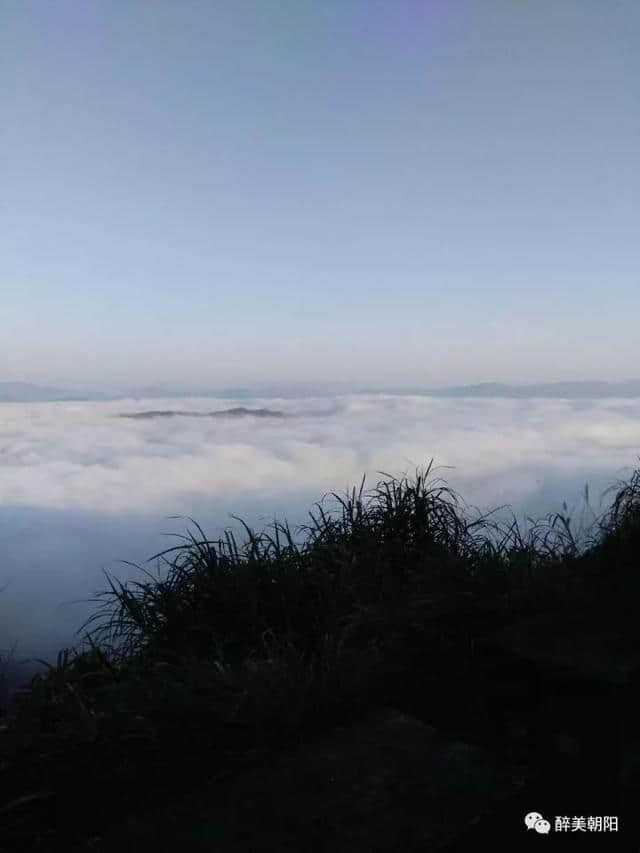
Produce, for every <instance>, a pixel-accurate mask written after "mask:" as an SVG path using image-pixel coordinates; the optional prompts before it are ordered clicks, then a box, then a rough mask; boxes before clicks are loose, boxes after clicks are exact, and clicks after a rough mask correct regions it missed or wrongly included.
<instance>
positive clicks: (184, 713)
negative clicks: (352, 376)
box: [0, 465, 640, 851]
mask: <svg viewBox="0 0 640 853" xmlns="http://www.w3.org/2000/svg"><path fill="white" fill-rule="evenodd" d="M432 473H433V469H432V466H431V465H429V466H427V467H426V469H422V470H418V471H416V472H415V474H414V476H413V477H411V478H409V477H407V476H403V477H400V478H395V477H392V476H390V475H387V474H381V477H382V478H383V479H381V480H380V481H379V482H378V483H377V485H376V486H375V487H374V488H373V489H371V490H368V491H365V482H364V479H363V481H362V482H361V484H360V486H359V488H353V489H352V490H350V491H349V492H347V493H346V494H345V495H337V494H331V495H328V496H325V498H324V499H323V500H322V501H321V502H320V503H319V504H317V505H316V506H315V507H314V508H313V510H312V511H311V512H310V514H309V522H308V523H307V524H306V525H304V526H303V527H302V528H301V529H299V530H296V531H292V530H291V529H290V528H289V526H288V524H287V523H280V522H276V523H274V524H273V525H272V526H271V527H269V528H267V529H266V530H264V531H262V532H256V531H254V530H252V529H251V528H249V527H248V526H247V525H244V538H243V539H242V540H241V541H238V538H237V537H236V536H235V535H234V534H233V533H232V532H231V531H228V532H227V533H226V534H225V535H224V536H223V537H221V538H220V539H217V540H210V539H208V538H207V537H206V535H205V533H204V531H203V530H202V528H201V527H200V526H199V525H198V524H197V523H196V522H195V521H192V520H191V524H192V527H191V528H189V529H188V531H187V533H186V534H184V535H181V536H180V537H179V538H180V543H179V544H178V545H176V546H175V547H173V548H170V549H168V550H165V551H163V552H162V553H160V554H156V555H154V557H152V558H151V560H150V561H149V562H150V563H153V562H155V563H156V572H155V574H154V573H152V572H151V571H150V570H149V569H148V568H146V567H142V566H138V567H136V568H137V569H138V570H139V578H138V579H137V580H135V581H129V582H127V583H124V582H121V581H119V580H118V579H117V578H115V577H113V576H111V575H107V588H106V590H105V591H104V592H103V593H101V594H100V595H99V596H98V597H97V599H96V605H97V608H96V611H95V613H94V614H93V616H92V617H91V618H90V619H89V621H88V622H87V623H85V625H84V626H82V628H81V630H80V632H79V633H80V636H81V638H82V644H81V645H80V646H79V647H78V648H76V649H66V650H63V651H62V652H61V653H60V655H59V657H58V661H57V663H56V664H55V665H54V666H48V667H47V669H46V671H44V672H42V673H41V674H39V675H38V676H36V677H35V678H34V679H33V681H32V682H31V684H30V687H29V690H28V691H26V692H25V693H24V694H23V695H22V697H21V700H20V701H19V702H18V703H17V704H16V706H15V708H14V709H13V711H12V713H11V715H10V716H9V718H8V719H7V723H6V726H5V727H4V729H3V731H2V734H1V735H0V766H1V770H2V775H1V778H2V781H1V782H0V793H1V794H2V802H3V803H4V806H3V807H2V814H1V819H2V821H3V822H4V824H5V825H6V826H7V827H8V835H7V838H8V841H7V845H9V844H15V846H16V848H18V847H19V848H21V849H23V850H24V849H29V845H31V847H33V849H39V850H43V851H46V850H54V849H55V850H57V849H64V850H72V849H74V845H75V846H82V844H83V843H85V842H88V841H89V840H90V839H91V837H93V836H99V835H100V834H101V833H102V832H103V831H105V829H106V828H107V827H109V826H111V825H112V824H113V822H114V815H115V816H117V817H118V818H121V817H123V816H124V815H126V814H127V813H129V812H131V811H132V810H135V809H141V808H143V807H144V806H145V805H149V804H151V803H153V802H154V801H156V800H161V799H162V798H163V797H165V796H166V797H169V796H171V795H174V794H176V793H178V792H180V791H184V790H188V789H189V788H190V787H193V786H195V785H196V784H197V783H198V782H200V781H202V780H205V779H210V778H212V777H215V776H217V775H220V774H224V773H227V772H231V771H232V770H234V769H237V768H238V767H240V766H244V765H246V764H247V763H251V762H254V761H256V760H258V759H261V758H265V757H268V756H269V755H270V754H272V753H273V752H274V751H277V750H278V749H280V748H282V747H283V746H284V745H291V744H293V743H296V742H297V741H300V740H303V739H307V738H311V737H313V736H314V735H315V734H317V733H319V732H320V731H321V730H322V729H324V728H327V727H330V726H332V725H334V724H336V723H343V722H346V721H349V720H352V719H355V718H357V717H358V716H360V715H362V714H364V713H366V712H367V711H369V710H371V709H372V708H374V707H376V706H379V705H382V704H394V705H396V706H397V707H398V706H400V707H407V708H408V707H411V706H412V705H415V704H416V703H418V704H419V703H423V705H424V703H427V704H428V706H429V709H430V713H431V715H432V717H433V718H437V717H438V713H439V712H440V713H441V715H442V718H443V719H444V718H447V719H448V720H452V719H455V717H456V713H458V714H465V713H466V714H469V713H472V710H473V702H474V696H473V678H472V673H471V669H472V664H471V657H472V656H471V649H472V647H473V642H474V640H475V639H476V638H477V637H478V636H481V635H482V634H483V633H486V632H488V631H491V630H495V629H496V628H499V627H500V626H502V625H505V624H508V623H509V622H511V621H513V620H514V619H516V618H518V617H520V616H523V615H527V614H530V613H536V612H540V611H543V610H553V609H554V608H559V607H562V606H563V605H565V604H566V603H567V601H577V600H580V601H583V600H586V599H587V598H588V597H589V595H593V596H596V595H598V594H599V589H600V588H601V586H602V585H608V584H610V583H611V579H612V576H615V577H616V578H618V579H619V582H620V583H621V584H622V583H624V579H625V578H626V577H628V576H629V573H630V572H632V570H633V564H634V559H635V556H636V555H637V553H638V548H639V546H640V471H636V472H635V474H634V475H633V477H632V478H631V480H630V481H629V482H627V483H622V484H618V492H617V495H616V497H615V499H614V500H613V503H612V506H611V508H610V510H609V511H608V512H607V513H605V514H603V515H602V516H601V517H600V518H598V519H594V522H593V524H592V526H591V528H590V530H589V531H587V532H586V534H585V535H578V534H575V533H574V530H573V527H572V520H571V518H570V516H569V514H568V511H567V510H566V506H565V509H564V512H563V513H555V514H552V515H550V516H548V517H547V518H545V519H543V520H541V521H532V520H530V519H529V520H528V523H527V525H526V526H523V525H521V524H519V523H518V522H517V520H516V519H515V518H511V519H510V520H508V521H507V522H504V521H498V520H496V518H495V514H494V513H489V514H488V515H482V514H480V513H478V512H477V511H473V512H472V511H471V510H470V509H469V508H468V507H467V506H466V505H465V504H464V502H463V501H462V500H461V499H460V498H459V496H458V495H457V494H455V493H454V492H453V491H452V490H451V489H450V488H449V487H448V486H447V485H446V483H445V482H443V481H442V480H440V479H436V478H433V477H432ZM587 498H588V495H587ZM581 533H582V532H581ZM71 804H73V805H71ZM3 849H4V848H3ZM6 849H9V846H7V847H6Z"/></svg>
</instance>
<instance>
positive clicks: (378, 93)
mask: <svg viewBox="0 0 640 853" xmlns="http://www.w3.org/2000/svg"><path fill="white" fill-rule="evenodd" d="M639 43H640V4H639V3H638V2H637V0H630V2H618V0H606V2H605V0H597V2H596V0H474V2H464V0H460V1H459V2H458V1H457V0H440V1H439V2H431V0H425V2H418V0H413V2H407V0H386V2H375V0H362V2H358V0H314V2H310V0H306V2H305V0H277V2H276V0H253V2H244V0H226V2H214V0H208V2H194V0H187V2H181V0H174V2H164V0H147V2H135V0H126V2H121V0H104V2H95V0H87V2H82V3H80V2H65V0H57V2H55V3H48V2H44V1H43V2H30V0H0V129H1V135H0V186H1V187H2V190H1V197H0V258H1V260H0V380H4V381H12V380H24V381H32V382H45V383H50V384H54V383H55V384H68V385H85V386H86V385H90V386H92V387H100V386H101V385H103V386H104V385H108V384H118V383H120V384H122V383H138V382H139V383H152V382H172V383H187V384H194V383H195V384H207V385H210V386H213V387H215V386H218V387H220V386H225V385H229V384H234V383H251V382H254V381H298V380H309V381H321V380H328V381H332V380H343V381H347V382H354V383H359V382H362V383H369V384H371V383H383V384H389V383H391V384H393V383H397V384H399V385H402V384H408V383H416V382H424V383H425V385H433V384H446V383H456V382H476V381H483V380H501V381H536V380H539V381H543V380H552V379H581V378H594V379H616V380H620V379H626V378H631V377H633V376H636V375H637V374H638V367H637V364H638V357H639V356H640V343H639V341H640V336H638V334H637V318H638V316H639V312H640V274H639V270H638V244H639V239H638V238H639V234H638V220H639V217H638V199H640V156H639V154H640V133H639V131H640V74H639V72H640V59H638V56H639V53H638V44H639Z"/></svg>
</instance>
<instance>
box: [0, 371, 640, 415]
mask: <svg viewBox="0 0 640 853" xmlns="http://www.w3.org/2000/svg"><path fill="white" fill-rule="evenodd" d="M363 393H364V394H381V393H383V394H415V395H421V396H432V397H451V398H456V397H504V398H514V399H526V398H532V397H546V398H550V399H603V398H608V397H624V398H632V397H640V379H629V380H627V381H625V382H602V381H589V380H577V381H560V382H539V383H534V384H528V385H526V384H508V383H502V382H480V383H477V384H474V385H451V386H444V387H440V388H425V387H424V386H415V385H414V386H405V387H397V386H396V387H395V388H388V387H387V388H381V387H367V386H360V387H354V386H351V387H349V386H347V385H346V384H342V383H336V384H329V383H318V384H314V383H289V384H282V385H278V384H276V383H273V384H271V385H260V386H254V387H246V388H241V387H235V388H222V389H218V390H215V389H202V388H201V389H193V388H192V389H189V390H184V391H181V390H179V389H177V388H169V387H162V386H150V387H146V388H138V389H133V390H123V391H120V392H117V391H116V392H110V393H106V392H100V391H74V390H62V389H60V388H53V387H48V386H43V385H34V384H31V383H29V382H0V403H52V402H74V401H75V402H83V401H85V402H93V401H96V402H97V401H107V400H124V399H137V400H144V399H153V398H156V399H161V398H165V399H169V398H175V399H181V398H185V397H211V398H214V399H215V398H225V399H228V400H230V399H236V400H248V399H252V398H254V399H255V398H260V397H261V398H264V399H267V398H276V397H281V398H283V399H284V398H290V399H295V398H299V397H333V396H339V395H342V394H363ZM170 413H171V412H170V411H169V412H167V414H170ZM161 414H163V413H156V416H160V415H161ZM176 414H186V413H184V412H180V411H177V412H176ZM189 414H196V413H189ZM197 414H198V415H199V416H201V417H202V416H204V414H203V413H197Z"/></svg>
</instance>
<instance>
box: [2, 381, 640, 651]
mask: <svg viewBox="0 0 640 853" xmlns="http://www.w3.org/2000/svg"><path fill="white" fill-rule="evenodd" d="M237 405H238V403H237V401H234V400H212V399H198V398H194V399H183V400H180V401H179V405H176V400H175V399H174V400H157V399H154V400H124V401H110V402H104V403H103V402H99V403H95V402H92V403H82V402H78V403H31V404H19V403H6V404H0V474H1V476H0V549H1V550H0V588H1V589H2V591H1V592H0V652H2V651H5V652H6V650H7V649H9V648H11V647H14V646H15V649H16V651H15V654H17V655H18V656H19V657H20V656H22V657H24V656H30V655H38V656H43V657H45V658H49V659H50V658H52V657H53V656H54V655H55V652H56V651H57V649H58V648H60V646H62V645H65V644H69V643H73V642H74V631H75V630H76V629H77V628H78V627H79V625H80V623H81V622H82V620H83V619H84V618H85V617H86V616H87V615H88V614H89V613H90V612H91V607H92V606H91V605H89V604H87V599H88V598H89V597H90V596H91V594H92V593H93V592H95V591H96V590H98V589H102V588H104V577H103V575H102V570H103V569H108V570H109V571H111V572H114V573H115V574H116V575H118V576H120V577H125V576H131V574H132V573H133V570H132V569H131V568H130V567H126V566H124V565H123V564H121V563H119V561H121V560H128V561H132V562H136V563H142V562H144V560H145V559H146V558H148V557H150V556H151V555H152V554H154V553H156V552H157V551H160V550H162V549H163V548H166V547H169V546H171V545H173V544H176V540H174V539H171V538H169V537H167V536H166V535H164V534H166V533H182V532H184V531H185V529H186V524H187V522H186V521H181V520H176V519H169V518H168V516H170V515H179V516H191V517H193V518H195V519H196V520H197V521H198V522H199V523H200V524H201V525H202V526H203V528H204V530H205V532H206V533H207V534H208V535H210V536H212V537H215V536H217V535H219V534H220V533H221V532H222V530H223V529H224V528H225V527H228V526H230V525H231V524H232V523H233V522H232V519H231V517H230V516H231V514H235V515H240V516H242V517H244V518H246V519H247V520H248V521H249V523H250V524H252V525H254V526H256V527H258V528H261V527H263V526H264V525H266V524H268V523H269V522H270V521H272V520H273V518H274V517H278V518H283V517H287V518H288V519H289V520H290V521H291V522H292V524H294V525H295V524H297V523H300V522H303V521H305V520H306V519H307V511H308V510H309V509H310V508H312V505H313V503H314V502H315V501H317V500H319V499H320V498H321V497H322V495H323V494H324V493H326V492H328V491H338V492H342V491H344V489H345V488H347V487H349V486H351V485H354V484H359V482H360V480H361V478H362V475H363V474H366V475H367V482H368V483H369V484H370V485H374V484H375V482H376V480H377V479H379V478H378V476H377V474H376V472H380V471H384V472H387V473H390V474H394V475H397V474H402V473H405V472H406V473H409V474H411V473H412V472H413V471H414V470H415V469H416V467H421V466H424V465H426V464H427V463H428V462H429V460H430V459H432V458H433V460H434V466H435V467H436V468H437V470H436V472H435V475H434V476H439V477H443V478H444V479H446V481H447V482H448V484H449V485H450V486H451V487H453V488H454V489H455V490H456V491H457V492H459V493H460V494H461V496H462V497H463V498H464V499H465V500H466V501H467V503H469V504H471V505H473V506H477V507H479V508H480V509H482V510H488V509H492V508H494V507H496V506H499V505H503V504H510V505H511V506H512V508H513V510H514V512H515V513H516V514H517V515H518V516H520V517H524V516H526V515H530V516H536V517H539V516H541V515H544V514H546V513H548V512H552V511H556V510H560V509H561V508H562V502H563V501H567V503H568V504H569V506H570V507H572V506H576V505H577V504H578V503H579V500H580V496H581V494H582V493H583V490H584V485H585V483H587V482H588V483H589V486H590V490H591V495H592V498H591V502H592V505H593V507H594V509H595V510H596V511H599V510H600V509H601V508H602V507H601V505H600V504H599V498H600V495H601V493H602V491H603V490H604V488H605V487H606V486H609V485H611V484H613V483H615V481H616V480H618V479H620V478H626V477H628V475H629V474H630V473H631V472H632V470H633V469H634V468H635V467H636V466H637V464H638V456H639V450H640V399H601V400H543V399H524V400H523V399H482V398H464V399H447V398H438V397H423V396H394V395H373V394H372V395H345V396H339V397H334V398H327V397H322V398H320V397H319V398H313V399H299V400H291V399H286V400H285V399H273V398H270V399H254V400H243V402H242V405H243V406H246V407H247V408H268V409H270V410H277V411H279V412H284V413H285V414H287V415H289V417H286V418H269V417H262V418H257V417H251V416H245V417H236V418H233V417H230V418H206V417H188V416H177V417H158V418H149V419H144V418H143V419H130V418H122V417H119V415H120V414H123V413H124V414H132V413H136V412H143V411H149V410H167V409H180V410H181V411H190V412H201V413H204V412H211V411H214V410H222V409H228V408H232V407H234V406H237Z"/></svg>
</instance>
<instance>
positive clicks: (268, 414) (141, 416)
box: [118, 406, 287, 420]
mask: <svg viewBox="0 0 640 853" xmlns="http://www.w3.org/2000/svg"><path fill="white" fill-rule="evenodd" d="M247 416H251V417H254V418H286V417H287V415H286V414H285V413H284V412H278V411H274V410H273V409H246V408H245V407H244V406H238V407H237V408H235V409H221V410H220V411H217V412H188V411H181V410H180V409H164V410H156V411H149V412H124V413H122V414H120V415H118V417H119V418H132V419H136V420H148V419H149V418H174V417H184V418H244V417H247Z"/></svg>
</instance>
